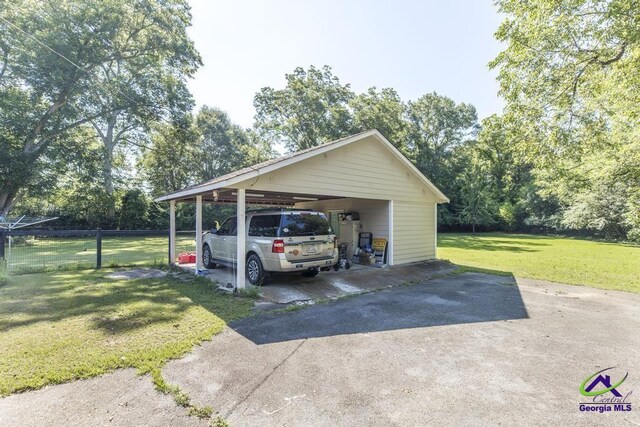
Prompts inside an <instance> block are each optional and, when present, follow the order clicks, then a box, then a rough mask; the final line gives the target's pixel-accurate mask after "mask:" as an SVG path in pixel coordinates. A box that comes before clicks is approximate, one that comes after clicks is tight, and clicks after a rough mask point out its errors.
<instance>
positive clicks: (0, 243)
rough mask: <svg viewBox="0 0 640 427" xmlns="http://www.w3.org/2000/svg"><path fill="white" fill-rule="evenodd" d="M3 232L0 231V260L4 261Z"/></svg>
mask: <svg viewBox="0 0 640 427" xmlns="http://www.w3.org/2000/svg"><path fill="white" fill-rule="evenodd" d="M4 239H5V237H4V231H0V259H1V260H3V261H4Z"/></svg>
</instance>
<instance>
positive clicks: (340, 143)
mask: <svg viewBox="0 0 640 427" xmlns="http://www.w3.org/2000/svg"><path fill="white" fill-rule="evenodd" d="M370 136H373V137H375V138H376V139H377V140H378V141H379V142H380V143H382V145H383V146H385V147H386V148H387V149H388V150H389V151H391V153H392V154H394V155H395V157H397V158H398V159H399V160H400V161H401V162H402V163H403V164H404V165H405V166H406V167H407V168H409V169H410V170H411V171H412V172H413V173H414V174H415V175H416V176H417V177H418V179H419V180H420V181H421V182H422V183H423V184H424V185H425V186H426V187H428V188H429V189H430V190H431V191H433V192H434V193H435V194H436V196H437V197H438V199H439V200H438V202H439V203H448V202H449V199H448V198H447V196H445V195H444V194H443V193H442V192H441V191H440V190H439V189H438V188H437V187H436V186H435V185H434V184H433V183H432V182H431V181H429V179H427V177H426V176H424V175H423V174H422V172H420V171H419V170H418V168H416V167H415V166H414V165H413V163H411V162H410V161H409V159H407V158H406V157H405V156H404V155H403V154H402V153H401V152H400V151H398V149H397V148H396V147H394V146H393V144H391V143H390V142H389V141H388V140H387V139H386V138H385V137H384V136H383V135H382V134H381V133H380V132H378V131H377V130H375V129H373V130H368V131H365V132H360V133H357V134H355V135H351V136H348V137H346V138H341V139H337V140H335V141H331V142H327V143H325V144H321V145H318V146H316V147H311V148H307V149H306V150H302V151H296V152H295V153H291V154H287V155H284V156H281V157H277V158H275V159H270V160H267V161H264V162H262V163H258V164H255V165H252V166H249V167H246V168H243V169H238V170H237V171H234V172H231V173H228V174H226V175H222V176H219V177H217V178H214V179H211V180H209V181H205V182H202V183H200V184H196V185H192V186H189V187H185V188H183V189H182V190H179V191H175V192H173V193H169V194H165V195H164V196H160V197H158V198H156V201H157V202H165V201H169V200H175V199H181V198H185V197H189V196H195V195H198V194H202V193H206V192H209V191H213V190H216V189H219V188H225V187H230V186H233V185H234V184H237V183H239V182H243V181H246V180H248V179H252V178H255V177H258V176H260V175H263V174H265V173H269V172H272V171H274V170H277V169H280V168H283V167H286V166H288V165H291V164H294V163H297V162H300V161H302V160H305V159H308V158H310V157H313V156H317V155H319V154H322V153H326V152H327V151H331V150H335V149H337V148H339V147H344V146H345V145H348V144H351V143H353V142H356V141H360V140H361V139H364V138H367V137H370Z"/></svg>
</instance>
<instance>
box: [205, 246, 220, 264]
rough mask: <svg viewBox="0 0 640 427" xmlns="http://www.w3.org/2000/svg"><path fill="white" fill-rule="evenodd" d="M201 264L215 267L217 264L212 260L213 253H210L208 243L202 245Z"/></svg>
mask: <svg viewBox="0 0 640 427" xmlns="http://www.w3.org/2000/svg"><path fill="white" fill-rule="evenodd" d="M202 265H204V267H205V268H216V267H217V265H216V263H215V262H213V254H212V253H211V248H210V247H209V245H203V246H202Z"/></svg>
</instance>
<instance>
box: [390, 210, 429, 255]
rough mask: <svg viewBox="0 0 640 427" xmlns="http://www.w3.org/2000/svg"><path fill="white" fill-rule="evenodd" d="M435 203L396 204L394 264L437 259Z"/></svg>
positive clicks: (394, 212)
mask: <svg viewBox="0 0 640 427" xmlns="http://www.w3.org/2000/svg"><path fill="white" fill-rule="evenodd" d="M434 214H435V212H434V203H407V202H397V201H396V202H394V204H393V243H394V245H393V246H394V247H393V261H394V264H396V265H397V264H405V263H408V262H416V261H424V260H430V259H435V257H436V254H435V223H434V218H433V217H434Z"/></svg>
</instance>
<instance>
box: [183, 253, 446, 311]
mask: <svg viewBox="0 0 640 427" xmlns="http://www.w3.org/2000/svg"><path fill="white" fill-rule="evenodd" d="M180 267H181V268H183V269H185V270H187V271H190V272H192V273H193V274H195V265H194V264H186V265H182V266H180ZM454 268H455V267H453V266H452V265H451V264H449V263H446V262H440V261H430V262H421V263H415V264H409V265H402V266H392V267H384V268H378V267H371V266H363V265H358V264H354V265H353V266H352V267H351V269H350V270H345V269H340V270H338V271H334V270H333V269H332V270H330V271H321V272H320V273H319V274H318V275H317V276H316V277H302V276H301V275H300V274H297V273H289V274H282V273H281V274H278V273H273V274H271V276H270V277H269V280H268V281H267V282H266V284H265V285H263V286H260V287H259V293H260V296H261V297H262V299H263V301H265V302H270V303H274V304H291V303H313V302H317V301H320V300H327V299H336V298H339V297H342V296H345V295H351V294H358V293H363V292H369V291H372V290H376V289H381V288H386V287H391V286H398V285H402V284H406V283H409V282H415V281H420V280H426V279H428V278H429V277H432V276H435V275H440V274H443V273H446V272H448V271H453V270H454ZM205 277H206V278H208V279H210V280H212V281H215V282H217V283H219V284H222V285H225V284H227V283H229V284H230V285H229V286H230V287H233V286H234V284H235V269H233V268H231V267H226V266H220V267H218V268H216V269H210V270H206V271H205ZM246 286H247V288H248V287H251V285H250V284H249V283H247V284H246Z"/></svg>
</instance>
